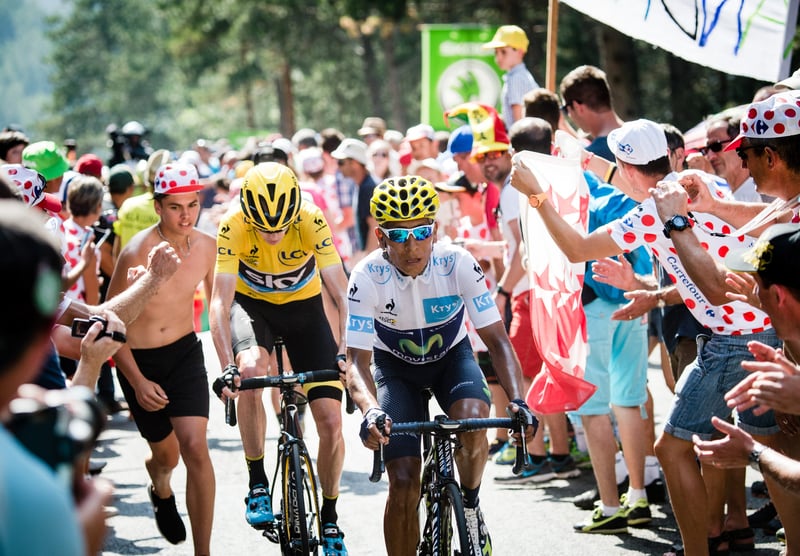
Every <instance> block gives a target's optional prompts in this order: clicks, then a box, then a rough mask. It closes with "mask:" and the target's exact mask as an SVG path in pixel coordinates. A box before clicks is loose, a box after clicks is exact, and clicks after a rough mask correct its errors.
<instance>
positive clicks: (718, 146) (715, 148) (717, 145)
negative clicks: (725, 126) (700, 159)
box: [698, 139, 733, 156]
mask: <svg viewBox="0 0 800 556" xmlns="http://www.w3.org/2000/svg"><path fill="white" fill-rule="evenodd" d="M731 141H733V139H728V140H726V141H714V142H713V143H709V144H708V145H706V146H705V147H700V148H699V149H698V150H699V151H700V154H702V155H703V156H705V155H707V154H708V151H711V152H712V153H718V152H722V149H723V148H725V145H727V144H728V143H730V142H731Z"/></svg>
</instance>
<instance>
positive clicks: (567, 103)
mask: <svg viewBox="0 0 800 556" xmlns="http://www.w3.org/2000/svg"><path fill="white" fill-rule="evenodd" d="M570 106H572V101H570V102H565V103H564V104H562V105H561V106H559V110H561V112H562V113H563V114H564V115H565V116H566V115H567V110H569V107H570Z"/></svg>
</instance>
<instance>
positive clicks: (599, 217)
mask: <svg viewBox="0 0 800 556" xmlns="http://www.w3.org/2000/svg"><path fill="white" fill-rule="evenodd" d="M584 176H585V178H586V183H587V184H588V185H589V233H591V232H593V231H594V230H596V229H597V228H599V227H601V226H603V225H605V224H608V223H609V222H613V221H614V220H617V219H618V218H621V217H623V216H625V215H626V214H627V213H628V211H630V210H631V209H633V208H634V207H636V206H637V205H638V203H637V202H636V201H634V200H633V199H631V198H630V197H628V196H627V195H625V194H624V193H622V192H621V191H620V190H619V189H617V188H616V187H614V186H612V185H609V184H607V183H604V182H602V181H600V179H598V178H597V176H595V175H594V174H593V173H591V172H584ZM624 257H625V258H626V259H627V260H628V262H630V263H631V266H633V271H634V272H635V273H636V274H650V273H651V272H653V262H652V259H651V258H650V254H649V253H648V252H647V250H646V249H645V248H644V247H638V248H636V249H634V250H633V251H631V252H630V253H626V254H625V255H624ZM593 262H594V261H589V262H587V263H586V274H585V275H584V277H583V283H584V287H585V286H589V287H590V288H592V290H594V293H596V294H597V296H598V297H600V298H601V299H604V300H606V301H610V302H611V303H628V301H629V300H627V299H625V297H624V296H623V293H625V292H624V291H623V290H620V289H619V288H615V287H613V286H609V285H608V284H601V283H599V282H596V281H595V279H594V272H592V263H593Z"/></svg>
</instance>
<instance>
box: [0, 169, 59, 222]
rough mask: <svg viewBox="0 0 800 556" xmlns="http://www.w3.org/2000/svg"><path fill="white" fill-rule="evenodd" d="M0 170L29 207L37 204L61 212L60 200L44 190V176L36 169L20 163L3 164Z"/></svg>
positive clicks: (51, 210)
mask: <svg viewBox="0 0 800 556" xmlns="http://www.w3.org/2000/svg"><path fill="white" fill-rule="evenodd" d="M0 172H2V173H3V174H4V175H5V176H6V177H7V178H8V179H9V180H10V181H11V183H13V184H14V185H16V186H17V189H18V190H19V192H20V194H21V195H22V200H23V201H25V204H27V205H28V206H29V207H35V206H38V207H40V208H43V209H45V210H48V211H50V212H61V202H60V201H59V200H58V197H56V196H55V195H51V194H50V193H45V192H44V187H45V181H44V177H43V176H42V175H41V174H40V173H39V172H37V171H36V170H31V169H30V168H26V167H25V166H23V165H22V164H4V165H3V166H1V167H0Z"/></svg>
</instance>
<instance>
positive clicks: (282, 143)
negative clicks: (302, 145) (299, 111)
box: [272, 137, 297, 160]
mask: <svg viewBox="0 0 800 556" xmlns="http://www.w3.org/2000/svg"><path fill="white" fill-rule="evenodd" d="M272 148H274V149H280V150H282V151H283V152H284V153H286V157H287V160H288V157H289V156H292V155H294V154H295V153H296V152H297V149H296V148H294V145H293V144H292V141H291V140H290V139H287V138H286V137H278V138H276V139H273V141H272Z"/></svg>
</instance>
